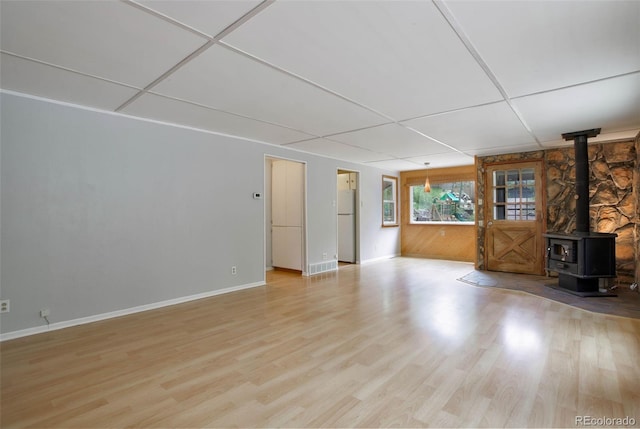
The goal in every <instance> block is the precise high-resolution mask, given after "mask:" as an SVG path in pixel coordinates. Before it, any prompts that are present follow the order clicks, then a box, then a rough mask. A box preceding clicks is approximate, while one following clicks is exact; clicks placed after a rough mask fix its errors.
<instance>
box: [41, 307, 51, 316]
mask: <svg viewBox="0 0 640 429" xmlns="http://www.w3.org/2000/svg"><path fill="white" fill-rule="evenodd" d="M50 314H51V311H49V309H48V308H43V309H42V310H40V317H49V315H50Z"/></svg>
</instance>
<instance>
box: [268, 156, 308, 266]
mask: <svg viewBox="0 0 640 429" xmlns="http://www.w3.org/2000/svg"><path fill="white" fill-rule="evenodd" d="M306 236H307V231H306V163H304V162H300V161H295V160H290V159H284V158H275V157H269V156H268V157H265V247H266V249H265V250H266V251H265V269H266V270H267V271H268V270H271V269H282V270H288V271H295V272H299V273H301V274H306V273H305V271H306V270H305V267H306V264H307V260H306V259H307V257H306Z"/></svg>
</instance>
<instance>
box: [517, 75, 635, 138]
mask: <svg viewBox="0 0 640 429" xmlns="http://www.w3.org/2000/svg"><path fill="white" fill-rule="evenodd" d="M513 103H514V105H515V106H516V107H517V108H518V110H519V111H520V112H521V114H522V115H523V116H524V118H525V120H526V121H527V123H528V124H529V126H530V127H531V130H532V131H533V133H534V134H535V135H536V136H537V137H538V139H539V140H540V141H541V142H543V141H553V140H558V139H559V138H560V136H561V134H563V133H568V132H573V131H580V130H586V129H591V128H602V132H603V133H611V132H615V131H623V130H626V129H635V128H638V124H639V122H640V120H639V118H640V73H635V74H632V75H627V76H623V77H619V78H615V79H609V80H605V81H600V82H595V83H590V84H586V85H580V86H576V87H571V88H566V89H561V90H558V91H552V92H547V93H544V94H538V95H532V96H528V97H523V98H518V99H515V100H513Z"/></svg>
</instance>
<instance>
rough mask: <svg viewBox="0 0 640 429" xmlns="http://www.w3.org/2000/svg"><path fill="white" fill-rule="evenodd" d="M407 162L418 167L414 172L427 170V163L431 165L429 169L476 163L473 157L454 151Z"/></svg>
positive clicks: (419, 157) (418, 157) (417, 157)
mask: <svg viewBox="0 0 640 429" xmlns="http://www.w3.org/2000/svg"><path fill="white" fill-rule="evenodd" d="M405 161H409V162H412V163H414V164H416V165H417V166H418V167H417V168H413V170H419V169H423V168H425V166H424V163H425V162H428V163H429V168H443V167H457V166H460V165H472V164H473V163H474V159H473V156H469V155H465V154H463V153H459V152H454V151H451V152H449V153H441V154H437V155H429V156H414V157H411V158H406V159H405Z"/></svg>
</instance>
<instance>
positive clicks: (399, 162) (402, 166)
mask: <svg viewBox="0 0 640 429" xmlns="http://www.w3.org/2000/svg"><path fill="white" fill-rule="evenodd" d="M366 164H367V165H368V166H371V167H375V168H380V169H382V170H392V171H409V170H419V169H420V164H417V163H414V162H411V161H407V160H404V159H389V160H386V161H373V162H367V163H366Z"/></svg>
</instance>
